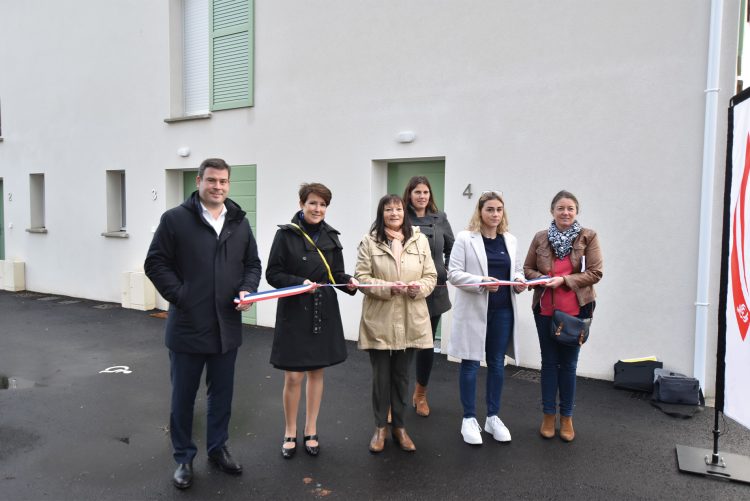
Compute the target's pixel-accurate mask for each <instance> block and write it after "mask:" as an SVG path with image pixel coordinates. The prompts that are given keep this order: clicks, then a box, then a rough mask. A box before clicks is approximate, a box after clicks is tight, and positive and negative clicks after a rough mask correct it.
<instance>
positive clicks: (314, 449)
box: [304, 435, 320, 456]
mask: <svg viewBox="0 0 750 501" xmlns="http://www.w3.org/2000/svg"><path fill="white" fill-rule="evenodd" d="M304 438H305V452H307V453H308V454H310V455H311V456H317V455H318V453H319V452H320V442H318V435H305V437H304ZM311 440H315V441H316V442H318V445H315V446H312V445H307V442H309V441H311Z"/></svg>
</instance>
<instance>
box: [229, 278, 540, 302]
mask: <svg viewBox="0 0 750 501" xmlns="http://www.w3.org/2000/svg"><path fill="white" fill-rule="evenodd" d="M549 281H550V277H540V278H535V279H533V280H527V281H526V282H515V281H512V280H495V281H492V282H477V283H472V284H459V285H455V287H492V286H495V285H499V286H510V285H539V284H543V283H547V282H549ZM347 285H348V284H314V283H313V284H302V285H292V286H291V287H282V288H281V289H273V290H269V291H263V292H255V293H253V294H246V295H245V297H244V298H242V299H240V298H238V297H236V298H234V303H235V304H252V303H257V302H258V301H266V300H268V299H279V298H282V297H289V296H296V295H297V294H304V293H305V292H310V291H311V290H312V289H315V288H318V287H346V286H347ZM392 285H393V282H383V283H379V284H362V283H360V284H358V285H357V288H358V289H367V288H373V287H391V286H392ZM436 287H447V286H446V285H438V286H436Z"/></svg>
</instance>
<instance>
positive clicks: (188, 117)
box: [164, 113, 211, 124]
mask: <svg viewBox="0 0 750 501" xmlns="http://www.w3.org/2000/svg"><path fill="white" fill-rule="evenodd" d="M207 118H211V113H203V114H201V115H185V116H184V117H170V118H165V119H164V121H165V122H166V123H168V124H173V123H178V122H188V121H190V120H205V119H207Z"/></svg>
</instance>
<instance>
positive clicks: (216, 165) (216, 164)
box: [198, 158, 232, 179]
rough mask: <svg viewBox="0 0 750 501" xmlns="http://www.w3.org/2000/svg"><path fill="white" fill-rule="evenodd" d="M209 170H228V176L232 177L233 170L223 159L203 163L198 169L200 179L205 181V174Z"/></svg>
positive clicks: (208, 159) (206, 160)
mask: <svg viewBox="0 0 750 501" xmlns="http://www.w3.org/2000/svg"><path fill="white" fill-rule="evenodd" d="M208 168H211V169H218V170H226V171H227V175H228V176H231V175H232V168H231V167H230V166H229V164H228V163H226V162H225V161H224V160H222V159H221V158H207V159H205V160H204V161H203V162H201V166H200V167H198V177H199V178H201V179H203V173H204V172H205V170H206V169H208Z"/></svg>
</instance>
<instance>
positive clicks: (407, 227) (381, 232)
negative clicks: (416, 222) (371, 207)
mask: <svg viewBox="0 0 750 501" xmlns="http://www.w3.org/2000/svg"><path fill="white" fill-rule="evenodd" d="M396 202H398V203H399V205H401V207H403V208H404V223H403V225H402V226H401V232H402V233H403V234H404V242H406V241H407V240H409V239H410V238H411V234H412V229H411V221H409V213H408V212H406V205H405V204H404V201H403V200H402V199H401V197H399V196H398V195H395V194H393V193H391V194H390V195H386V196H384V197H383V198H381V199H380V201H379V202H378V210H377V213H376V214H375V222H374V223H372V226H371V227H370V233H372V234H373V235H375V240H377V241H378V242H383V243H386V242H388V236H387V235H386V234H385V217H384V216H383V213H384V212H385V206H386V205H388V204H392V203H396Z"/></svg>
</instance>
